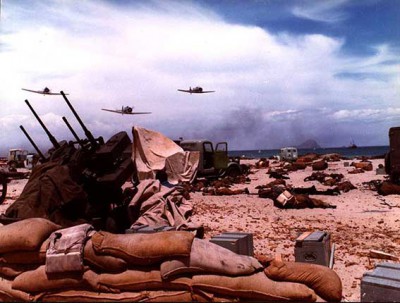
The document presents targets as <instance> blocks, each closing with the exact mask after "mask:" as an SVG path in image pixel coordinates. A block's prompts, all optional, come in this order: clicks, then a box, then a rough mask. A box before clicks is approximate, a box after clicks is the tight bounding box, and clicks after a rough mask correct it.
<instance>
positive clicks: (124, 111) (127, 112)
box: [101, 106, 151, 115]
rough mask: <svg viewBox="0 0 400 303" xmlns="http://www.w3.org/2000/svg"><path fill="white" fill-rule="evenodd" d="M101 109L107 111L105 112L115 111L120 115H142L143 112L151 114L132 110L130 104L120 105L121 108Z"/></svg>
mask: <svg viewBox="0 0 400 303" xmlns="http://www.w3.org/2000/svg"><path fill="white" fill-rule="evenodd" d="M101 110H104V111H107V112H112V113H117V114H121V115H144V114H151V112H134V111H133V107H130V106H122V107H121V109H115V110H114V109H107V108H102V109H101Z"/></svg>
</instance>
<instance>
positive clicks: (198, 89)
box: [178, 86, 215, 94]
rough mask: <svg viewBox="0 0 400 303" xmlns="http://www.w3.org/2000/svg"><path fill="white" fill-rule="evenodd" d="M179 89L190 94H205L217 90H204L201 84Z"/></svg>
mask: <svg viewBox="0 0 400 303" xmlns="http://www.w3.org/2000/svg"><path fill="white" fill-rule="evenodd" d="M178 91H180V92H184V93H190V94H205V93H213V92H215V90H203V88H201V87H200V86H196V87H195V88H191V87H189V89H178Z"/></svg>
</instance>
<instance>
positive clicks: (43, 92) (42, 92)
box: [21, 87, 68, 95]
mask: <svg viewBox="0 0 400 303" xmlns="http://www.w3.org/2000/svg"><path fill="white" fill-rule="evenodd" d="M21 89H22V90H25V91H27V92H31V93H36V94H43V95H61V94H60V93H52V92H51V91H50V89H49V88H48V87H45V88H44V89H43V90H33V89H26V88H21ZM65 95H68V94H65Z"/></svg>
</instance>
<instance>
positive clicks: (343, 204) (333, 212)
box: [191, 159, 400, 301]
mask: <svg viewBox="0 0 400 303" xmlns="http://www.w3.org/2000/svg"><path fill="white" fill-rule="evenodd" d="M246 162H247V163H255V162H256V161H255V160H252V161H251V160H250V161H242V163H246ZM343 162H344V161H340V162H330V163H329V167H328V169H327V170H325V173H328V174H330V173H342V174H343V175H344V177H345V180H349V181H350V182H351V183H352V184H353V185H354V186H356V187H357V189H354V190H351V191H349V192H347V193H342V194H341V195H339V196H325V195H319V196H317V195H313V196H312V197H313V198H318V199H321V200H323V201H326V202H329V203H331V204H334V205H336V206H337V208H336V209H285V210H283V209H279V208H276V207H274V206H273V202H272V200H270V199H265V198H259V197H258V196H257V195H256V194H257V192H258V190H257V189H255V187H256V186H257V185H265V184H267V183H268V182H270V181H273V180H274V179H270V178H269V175H267V174H266V173H267V169H253V170H252V171H253V172H254V174H250V175H249V177H250V179H251V182H250V183H249V184H239V185H235V187H236V188H244V187H247V188H248V189H249V191H250V193H251V194H255V195H245V194H244V195H237V196H203V195H202V193H194V194H192V197H191V199H192V201H193V202H194V215H193V217H192V221H193V222H196V223H201V224H203V225H204V226H205V229H206V234H205V237H206V238H210V237H212V236H214V235H217V234H219V233H221V232H225V231H243V232H252V233H253V235H254V251H255V253H256V254H264V255H276V254H281V255H282V257H283V259H284V260H288V261H294V245H295V239H296V238H297V236H298V234H299V233H301V232H304V231H315V230H322V231H327V232H329V233H330V234H331V238H332V242H331V243H334V244H335V252H334V262H335V263H334V266H333V269H334V270H335V271H336V272H337V273H338V275H339V276H340V278H341V280H342V283H343V295H344V298H343V300H344V301H360V283H361V278H362V276H363V273H364V272H366V271H369V270H372V269H373V268H374V265H375V264H376V263H380V262H386V260H381V259H375V258H370V257H369V250H370V249H375V250H380V251H384V252H387V253H391V254H394V255H396V256H399V257H400V234H399V227H400V196H399V195H390V196H385V197H383V196H380V195H378V194H377V192H374V191H371V190H369V189H365V188H364V186H363V184H362V182H367V181H371V180H383V179H385V176H384V175H377V174H376V171H375V168H376V167H378V164H383V159H382V160H380V159H378V160H372V162H373V168H374V169H373V170H372V171H368V172H364V173H361V174H349V173H348V171H350V170H353V169H354V167H352V166H349V167H345V166H344V163H343ZM347 162H348V161H347ZM357 162H359V161H357ZM311 173H312V169H311V167H307V168H306V169H305V170H304V171H302V170H299V171H296V172H291V173H289V177H290V179H289V180H286V182H287V184H291V185H293V186H295V187H309V186H311V185H315V186H316V187H317V189H319V190H325V189H327V188H329V187H326V186H324V185H321V184H320V183H319V182H317V181H308V182H304V181H303V180H304V178H305V177H308V176H310V175H311ZM388 262H393V261H388ZM397 262H398V261H397Z"/></svg>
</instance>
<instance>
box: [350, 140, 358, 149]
mask: <svg viewBox="0 0 400 303" xmlns="http://www.w3.org/2000/svg"><path fill="white" fill-rule="evenodd" d="M348 148H357V145H356V143H355V142H354V140H353V139H351V141H350V145H349V146H348Z"/></svg>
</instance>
